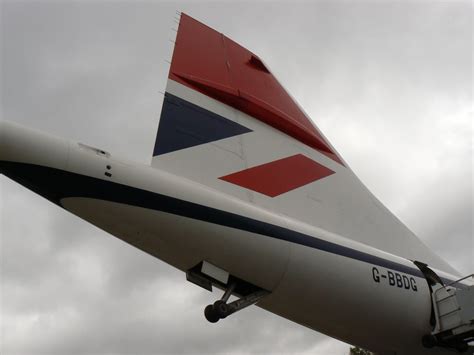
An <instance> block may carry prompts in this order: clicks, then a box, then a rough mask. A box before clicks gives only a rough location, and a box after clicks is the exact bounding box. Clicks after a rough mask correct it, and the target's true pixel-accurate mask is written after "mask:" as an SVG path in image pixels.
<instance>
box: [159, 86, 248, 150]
mask: <svg viewBox="0 0 474 355" xmlns="http://www.w3.org/2000/svg"><path fill="white" fill-rule="evenodd" d="M248 132H252V130H251V129H248V128H247V127H244V126H242V125H240V124H238V123H236V122H233V121H231V120H228V119H227V118H224V117H222V116H220V115H217V114H215V113H213V112H210V111H208V110H205V109H203V108H202V107H199V106H196V105H194V104H192V103H190V102H188V101H185V100H183V99H181V98H179V97H177V96H174V95H172V94H170V93H168V92H167V93H165V99H164V101H163V108H162V109H161V117H160V125H159V127H158V133H157V135H156V141H155V148H154V149H153V156H156V155H160V154H165V153H169V152H174V151H176V150H180V149H185V148H190V147H194V146H196V145H200V144H204V143H210V142H214V141H217V140H220V139H224V138H229V137H233V136H238V135H241V134H244V133H248Z"/></svg>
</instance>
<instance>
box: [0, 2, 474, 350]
mask: <svg viewBox="0 0 474 355" xmlns="http://www.w3.org/2000/svg"><path fill="white" fill-rule="evenodd" d="M176 10H180V11H184V12H186V13H188V14H189V15H191V16H193V17H195V18H197V19H199V20H201V21H203V22H205V23H206V24H208V25H210V26H211V27H214V28H215V29H217V30H219V31H221V32H223V33H225V34H226V35H228V36H229V37H230V38H233V39H234V40H236V41H237V42H239V43H241V44H243V45H244V46H246V47H248V48H249V49H251V50H253V51H254V52H256V53H257V54H258V55H259V56H261V57H262V58H263V59H264V60H265V62H266V63H267V64H268V66H269V67H270V68H271V70H272V71H273V72H274V74H275V75H276V76H277V77H278V78H279V79H280V81H281V82H282V83H283V85H284V86H285V87H286V88H287V89H288V91H289V92H291V93H292V95H293V96H294V97H295V98H296V99H297V100H298V102H299V103H300V104H301V105H302V106H303V108H304V109H305V110H306V111H307V113H308V114H309V115H310V117H311V118H312V119H313V120H314V121H315V122H316V124H317V125H318V127H319V128H320V129H321V130H322V131H323V132H324V133H325V135H326V136H327V137H328V138H329V140H330V141H331V143H332V144H333V145H334V146H335V147H336V149H337V150H338V151H339V152H340V153H341V155H342V156H343V157H344V158H345V160H346V161H347V162H348V163H349V165H350V166H351V167H352V168H353V169H354V170H355V171H356V173H357V174H359V176H360V177H361V179H362V181H364V183H365V184H366V185H367V186H368V187H369V188H370V189H371V190H372V191H373V192H374V193H375V195H376V196H377V197H378V198H379V199H380V200H381V201H382V202H383V203H384V204H386V205H387V206H388V207H389V208H390V209H391V210H392V211H393V212H394V213H395V214H396V215H397V216H398V217H400V218H401V220H402V221H404V222H405V223H406V224H407V225H408V226H409V227H410V228H411V229H412V230H413V231H414V232H415V233H416V234H417V235H418V236H419V237H420V238H421V239H422V240H423V241H424V242H425V243H426V244H427V245H429V246H430V247H431V248H432V249H433V250H434V251H435V252H436V253H438V254H439V255H441V256H442V257H443V258H444V259H446V260H447V261H448V262H449V263H450V264H452V265H453V266H454V267H455V268H457V269H458V270H459V271H460V272H461V273H463V274H467V273H470V272H473V271H474V265H473V260H474V245H473V223H472V218H473V189H472V186H473V176H472V167H473V159H472V149H473V141H472V138H473V128H472V121H473V101H472V84H473V83H472V5H471V2H470V1H465V2H462V1H450V2H446V3H443V2H432V1H420V2H409V1H399V2H383V4H382V2H378V1H371V2H364V1H350V2H349V1H339V2H338V1H331V2H314V3H310V2H306V3H297V4H295V3H293V2H292V3H290V2H260V3H255V2H253V1H252V2H237V3H235V2H234V3H230V2H219V3H218V2H198V1H195V2H188V3H162V2H149V1H148V2H142V3H141V2H132V1H130V2H120V3H119V2H112V1H109V2H101V3H100V2H90V1H87V2H86V1H83V2H76V3H67V4H66V3H65V2H55V3H48V2H5V1H4V2H2V3H1V31H0V33H1V46H2V47H1V49H2V52H1V84H2V86H1V89H2V95H1V99H2V103H1V108H2V110H1V118H2V119H6V120H10V121H15V122H18V123H20V124H24V125H28V126H32V127H35V128H38V129H41V130H44V131H47V132H50V133H53V134H57V135H60V136H64V137H66V138H70V139H73V140H76V141H81V142H83V143H86V144H90V145H93V146H98V147H102V148H104V149H106V150H108V151H110V152H112V154H114V155H115V156H124V157H125V158H128V159H134V160H136V161H139V162H148V161H149V159H150V156H151V152H152V148H153V143H154V138H155V134H156V128H157V124H158V118H159V113H160V109H161V104H162V99H163V97H162V95H161V94H160V91H163V90H164V88H165V84H166V78H167V72H168V64H167V63H166V62H165V60H166V59H169V58H170V56H171V52H172V46H173V43H172V42H171V41H170V39H173V38H174V36H175V32H173V30H172V28H173V27H174V28H176V24H175V23H174V21H175V20H174V19H173V18H174V17H175V16H176V15H175V11H176ZM0 188H1V190H0V193H1V200H0V201H1V203H0V234H1V239H0V241H1V244H0V252H1V259H0V260H1V264H0V265H1V272H0V276H1V280H0V282H1V284H0V285H1V288H0V291H1V292H0V296H1V303H0V306H1V309H0V322H1V325H0V326H1V334H0V352H1V353H2V355H3V354H5V355H7V354H151V353H170V354H174V353H307V354H344V355H346V354H347V352H348V345H346V344H343V343H340V342H338V341H335V340H332V339H330V338H328V337H326V336H323V335H321V334H319V333H316V332H314V331H311V330H309V329H306V328H304V327H302V326H299V325H296V324H294V323H291V322H290V321H288V320H285V319H283V318H280V317H278V316H275V315H273V314H271V313H268V312H265V311H263V310H261V309H259V308H257V307H251V308H248V309H246V310H244V311H242V312H239V313H237V314H235V315H232V316H231V317H229V318H227V319H226V320H225V321H222V322H219V323H218V324H209V323H208V322H207V321H206V320H205V319H204V317H203V308H204V306H205V305H206V304H208V303H211V302H213V301H214V300H215V299H217V298H218V297H220V293H217V292H214V293H212V294H211V293H209V292H207V291H205V290H202V289H200V288H198V287H196V286H194V285H193V284H190V283H188V282H187V281H186V280H185V276H184V274H182V273H181V272H179V271H177V270H175V269H173V268H171V267H170V266H168V265H166V264H164V263H163V262H161V261H159V260H157V259H154V258H153V257H151V256H149V255H147V254H145V253H143V252H141V251H138V250H136V249H134V248H133V247H131V246H129V245H127V244H125V243H124V242H122V241H120V240H118V239H116V238H114V237H112V236H110V235H108V234H106V233H105V232H103V231H101V230H99V229H97V228H95V227H93V226H92V225H89V224H88V223H86V222H84V221H82V220H80V219H78V218H77V217H75V216H73V215H71V214H69V213H67V212H65V211H63V210H61V209H60V208H58V207H57V206H55V205H52V204H51V203H49V202H48V201H46V200H45V199H43V198H41V197H39V196H37V195H35V194H33V193H32V192H30V191H28V190H26V189H25V188H23V187H21V186H20V185H18V184H16V183H14V182H12V181H11V180H9V179H7V178H5V177H4V176H1V177H0Z"/></svg>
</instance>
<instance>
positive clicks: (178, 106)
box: [152, 14, 452, 271]
mask: <svg viewBox="0 0 474 355" xmlns="http://www.w3.org/2000/svg"><path fill="white" fill-rule="evenodd" d="M152 166H153V167H156V168H159V169H163V170H166V171H169V172H171V173H174V174H176V175H179V176H183V177H186V178H188V179H191V180H194V181H197V182H199V183H201V184H204V185H207V186H209V187H212V188H214V189H217V190H220V191H222V192H225V193H227V194H229V195H232V196H235V197H237V198H240V199H242V200H244V201H248V202H250V203H253V204H256V205H259V206H262V207H265V208H267V209H269V210H273V211H276V212H278V213H282V214H286V215H289V216H291V217H294V218H297V219H299V220H302V221H304V222H306V223H309V224H312V225H315V226H317V227H320V228H323V229H325V230H328V231H330V232H333V233H337V234H339V235H342V236H345V237H348V238H351V239H354V240H357V241H359V242H362V243H365V244H368V245H371V246H373V247H376V248H378V249H381V250H384V251H387V252H390V253H393V254H396V255H400V256H402V257H406V258H409V259H413V260H414V259H415V258H417V259H418V260H420V259H422V260H420V261H423V262H426V263H427V264H430V265H432V266H434V267H437V268H440V269H444V270H447V271H452V269H451V268H450V267H449V266H448V265H447V264H446V263H444V262H443V261H442V260H441V259H440V258H439V257H437V256H436V255H434V254H433V253H432V252H431V251H430V250H429V249H428V248H427V247H426V246H425V245H424V244H423V243H422V242H421V241H420V240H419V239H418V238H417V237H416V236H415V235H414V234H413V233H412V232H411V231H410V230H408V228H407V227H405V225H403V223H401V222H400V221H399V220H398V219H397V218H396V217H395V216H394V215H393V214H392V213H390V212H389V211H388V210H387V209H386V208H385V207H384V206H383V205H382V204H381V203H380V202H379V201H378V200H377V199H376V198H375V197H374V196H373V195H372V194H371V193H370V192H369V191H368V190H367V188H366V187H365V186H364V185H363V184H362V183H361V182H360V180H359V179H358V178H357V177H356V176H355V174H354V173H353V172H352V170H351V169H349V168H348V166H347V164H346V163H345V162H344V160H343V159H342V158H341V156H340V155H339V154H338V153H337V152H336V150H335V149H334V148H333V147H332V146H331V144H330V143H329V142H328V141H327V139H326V138H325V137H324V136H323V134H322V133H321V132H320V131H319V130H318V128H317V127H316V126H315V125H314V124H313V123H312V122H311V120H310V119H309V118H308V116H307V115H306V114H305V113H304V111H303V110H302V109H301V108H300V107H299V106H298V104H297V103H296V102H295V101H294V100H293V99H292V98H291V96H290V95H289V94H288V93H287V92H286V91H285V89H284V88H283V86H282V85H281V84H280V83H279V82H278V80H277V79H276V78H275V77H274V76H273V75H272V73H271V71H270V70H269V68H268V66H267V65H266V64H265V63H264V62H263V61H262V60H261V59H260V58H259V57H258V56H257V55H255V54H254V53H252V52H250V51H249V50H247V49H245V48H244V47H242V46H241V45H239V44H237V43H236V42H234V41H232V40H231V39H229V38H228V37H226V36H224V35H223V34H221V33H219V32H217V31H215V30H213V29H211V28H209V27H208V26H206V25H204V24H202V23H200V22H198V21H196V20H195V19H193V18H191V17H189V16H188V15H186V14H182V16H181V20H180V24H179V29H178V33H177V38H176V45H175V48H174V52H173V58H172V61H171V68H170V72H169V77H168V83H167V87H166V94H165V99H164V103H163V108H162V112H161V117H160V124H159V128H158V132H157V136H156V143H155V146H154V150H153V158H152Z"/></svg>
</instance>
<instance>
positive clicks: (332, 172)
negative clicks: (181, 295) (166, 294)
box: [0, 14, 474, 354]
mask: <svg viewBox="0 0 474 355" xmlns="http://www.w3.org/2000/svg"><path fill="white" fill-rule="evenodd" d="M151 153H152V155H151V164H150V165H141V164H138V163H133V162H128V161H124V160H121V159H120V158H119V157H116V156H114V155H112V154H110V153H109V152H106V151H104V150H102V149H100V148H95V147H90V146H87V145H85V144H81V143H76V142H70V141H67V140H64V139H61V138H57V137H53V136H50V135H48V134H44V133H41V132H38V131H35V130H32V129H28V128H25V127H21V126H19V125H16V124H13V123H9V122H6V121H3V122H1V123H0V172H1V173H2V174H4V175H6V176H7V177H9V178H10V179H12V180H14V181H17V182H18V183H20V184H22V185H23V186H25V187H27V188H28V189H30V190H32V191H33V192H35V193H37V194H39V195H41V196H43V197H45V198H47V199H48V200H50V201H52V202H53V203H55V204H57V205H58V206H59V207H61V208H64V209H66V210H68V211H70V212H71V213H73V214H75V215H77V216H79V217H80V218H82V219H84V220H86V221H88V222H90V223H92V224H94V225H96V226H98V227H99V228H101V229H103V230H105V231H107V232H108V233H110V234H112V235H114V236H116V237H118V238H120V239H122V240H124V241H125V242H127V243H129V244H131V245H133V246H135V247H137V248H139V249H141V250H143V251H145V252H147V253H149V254H151V255H153V256H155V257H157V258H159V259H161V260H163V261H165V262H167V263H169V264H171V265H173V266H174V267H176V268H178V269H180V270H182V271H183V272H185V273H186V278H187V280H189V281H191V282H193V283H195V284H197V285H199V286H201V287H203V288H205V289H208V290H210V291H212V290H213V287H215V288H218V289H221V290H223V292H224V293H223V296H222V297H221V298H220V299H218V300H217V301H216V302H215V303H214V304H212V305H208V306H207V307H205V309H204V314H205V317H206V319H207V320H208V321H210V322H213V323H216V322H218V321H221V322H223V321H224V322H225V320H224V318H226V317H228V316H231V314H232V313H235V312H238V311H239V310H241V309H242V308H244V307H248V306H251V305H253V304H256V305H258V306H259V307H262V308H263V309H266V310H268V311H270V312H273V313H275V314H278V315H280V316H282V317H285V318H288V319H290V320H292V321H294V322H297V323H299V324H301V325H304V326H306V327H309V328H311V329H314V330H317V331H319V332H322V333H324V334H327V335H329V336H331V337H334V338H337V339H340V340H342V341H344V342H347V343H350V344H354V345H358V346H360V347H363V348H366V349H368V350H371V351H373V352H376V353H377V354H451V353H466V354H473V353H474V352H473V347H472V346H470V344H471V343H472V341H473V340H474V286H473V282H472V277H465V278H461V275H459V274H458V273H457V272H456V271H455V270H454V269H453V268H452V267H451V266H449V265H448V264H447V263H446V262H445V261H443V260H442V259H440V258H439V257H438V256H437V255H435V254H434V253H433V252H432V251H431V250H430V249H428V248H427V247H426V246H425V245H424V244H423V243H422V242H421V241H420V240H419V239H418V238H417V237H416V236H415V235H414V234H413V233H412V232H411V231H410V230H409V229H408V228H407V227H406V226H405V225H403V223H401V222H400V221H399V220H398V219H397V218H396V217H395V216H394V215H393V214H392V213H391V212H390V211H388V210H387V209H386V208H385V207H384V206H383V205H382V204H381V203H380V202H379V201H378V200H377V199H376V198H375V197H374V196H373V195H372V194H371V193H370V192H369V191H368V190H367V188H366V187H365V186H364V185H363V184H362V183H361V181H360V180H359V179H358V178H357V176H356V175H355V174H354V172H353V171H352V170H351V169H350V168H349V166H348V164H347V162H345V161H344V159H343V158H342V157H341V156H340V155H339V154H338V153H337V151H336V150H335V149H334V147H333V146H332V145H331V144H330V143H329V142H328V141H327V139H326V138H325V137H324V135H323V134H322V133H321V132H320V131H319V130H318V128H317V127H316V126H315V125H314V124H313V123H312V122H311V120H310V119H309V118H308V116H307V115H306V114H305V113H304V111H303V110H302V109H301V108H300V107H299V106H298V104H297V103H296V102H295V101H294V100H293V99H292V98H291V96H290V95H289V94H288V93H287V92H286V91H285V89H284V88H283V87H282V86H281V85H280V84H279V82H278V81H277V79H276V78H275V77H274V76H273V75H272V73H271V71H270V69H269V68H268V66H267V64H265V63H264V62H263V60H262V59H261V58H259V57H258V56H257V55H255V54H254V53H252V52H250V51H248V50H247V49H245V48H244V47H242V46H241V45H239V44H237V43H236V42H234V41H232V40H231V39H229V38H228V37H226V36H224V35H223V34H221V33H219V32H216V31H214V30H213V29H211V28H209V27H207V26H205V25H204V24H202V23H200V22H198V21H196V20H195V19H193V18H191V17H189V16H187V15H185V14H182V15H181V19H180V24H179V29H178V33H177V38H176V45H175V48H174V53H173V58H172V61H171V67H170V71H169V77H168V83H167V87H166V93H165V98H164V102H163V108H162V112H161V117H160V123H159V127H158V131H157V134H156V142H155V145H154V148H153V151H152V152H151ZM231 295H234V296H237V300H235V301H233V302H230V300H229V298H230V296H231ZM216 326H218V324H217V325H216Z"/></svg>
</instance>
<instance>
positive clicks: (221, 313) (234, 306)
mask: <svg viewBox="0 0 474 355" xmlns="http://www.w3.org/2000/svg"><path fill="white" fill-rule="evenodd" d="M235 286H236V284H235V283H232V284H230V286H229V287H228V288H227V289H226V290H225V292H224V295H223V296H222V298H221V299H220V300H217V301H216V302H214V304H210V305H208V306H206V308H205V309H204V316H205V317H206V319H207V320H208V321H209V322H211V323H216V322H218V321H219V319H224V318H226V317H227V316H229V315H231V314H232V313H235V312H238V311H240V310H241V309H244V308H246V307H248V306H251V305H253V304H255V303H257V302H258V301H260V300H261V299H262V298H263V297H265V296H266V295H268V294H269V292H268V291H265V290H258V291H255V292H253V293H251V294H249V295H247V296H244V297H242V298H239V299H238V300H235V301H234V302H231V303H227V301H228V300H229V298H230V296H231V295H232V292H233V291H234V289H235Z"/></svg>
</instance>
